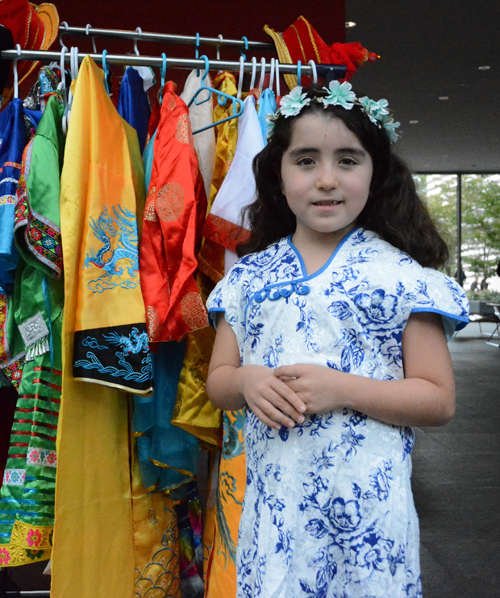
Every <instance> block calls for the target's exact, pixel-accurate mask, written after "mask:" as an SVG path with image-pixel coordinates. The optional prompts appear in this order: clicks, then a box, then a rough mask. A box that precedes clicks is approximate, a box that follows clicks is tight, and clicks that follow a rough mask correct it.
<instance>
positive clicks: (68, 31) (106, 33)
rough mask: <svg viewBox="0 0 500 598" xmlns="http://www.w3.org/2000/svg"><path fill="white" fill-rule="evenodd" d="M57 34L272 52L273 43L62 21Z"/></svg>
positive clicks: (273, 49) (273, 48)
mask: <svg viewBox="0 0 500 598" xmlns="http://www.w3.org/2000/svg"><path fill="white" fill-rule="evenodd" d="M59 34H60V37H59V39H61V37H62V36H63V35H75V36H79V37H90V38H92V37H113V38H117V39H130V40H134V41H145V42H164V43H169V44H190V45H193V46H198V45H202V46H233V47H238V48H241V49H243V50H265V51H269V52H274V51H275V47H274V44H272V43H268V42H255V41H249V40H247V39H246V37H244V38H241V39H226V38H224V37H223V36H222V35H221V36H219V37H200V36H196V35H177V34H170V33H151V32H143V31H141V28H140V27H137V29H136V30H135V31H129V30H122V29H99V28H95V27H91V26H90V25H87V27H69V25H68V24H67V23H66V22H65V21H64V22H63V23H62V24H61V25H60V26H59Z"/></svg>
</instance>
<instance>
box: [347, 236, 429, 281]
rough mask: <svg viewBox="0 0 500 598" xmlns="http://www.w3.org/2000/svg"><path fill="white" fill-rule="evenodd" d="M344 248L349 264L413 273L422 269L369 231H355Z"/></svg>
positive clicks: (408, 257)
mask: <svg viewBox="0 0 500 598" xmlns="http://www.w3.org/2000/svg"><path fill="white" fill-rule="evenodd" d="M345 246H346V247H345V248H346V252H347V255H346V259H347V260H348V261H350V262H355V261H357V262H359V263H363V262H366V263H369V264H370V267H371V266H372V265H373V266H376V265H379V266H380V267H382V268H386V267H388V266H394V267H397V268H398V269H401V268H402V269H406V270H415V271H421V270H422V269H423V268H422V266H421V265H420V264H419V263H418V262H417V261H416V260H415V259H413V258H412V257H411V256H409V255H408V254H407V253H405V252H404V251H402V250H401V249H398V248H397V247H394V245H391V244H390V243H389V242H388V241H386V240H385V239H383V238H382V237H381V236H380V235H379V234H378V233H376V232H373V231H371V230H367V229H364V228H358V229H356V230H355V231H354V232H353V233H352V234H351V236H350V238H349V239H348V242H347V243H346V244H345Z"/></svg>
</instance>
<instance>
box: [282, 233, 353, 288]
mask: <svg viewBox="0 0 500 598" xmlns="http://www.w3.org/2000/svg"><path fill="white" fill-rule="evenodd" d="M360 228H361V227H360V226H356V227H355V228H353V229H352V230H350V231H349V232H348V233H347V234H346V235H345V236H344V237H343V238H342V240H341V241H340V243H339V244H338V245H337V247H335V249H334V250H333V253H332V255H331V256H330V257H329V258H328V260H327V261H326V263H325V264H324V265H323V266H321V268H320V269H319V270H317V271H316V272H313V273H312V274H309V275H308V274H307V270H306V266H305V263H304V260H303V259H302V256H301V255H300V251H299V250H298V249H297V247H296V246H295V245H294V244H293V241H292V235H288V237H287V238H286V240H287V242H288V245H290V247H291V248H292V249H293V250H294V251H295V253H296V254H297V257H298V258H299V262H300V267H301V268H302V274H303V280H311V278H316V276H319V275H320V274H322V273H323V272H324V271H325V270H326V269H327V268H328V266H329V265H330V264H331V263H332V261H333V259H334V258H335V256H336V255H337V253H338V252H339V251H340V248H341V247H342V246H343V245H344V243H346V242H347V240H348V239H349V238H350V237H351V235H353V234H354V233H355V232H356V231H358V230H360Z"/></svg>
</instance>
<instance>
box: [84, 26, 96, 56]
mask: <svg viewBox="0 0 500 598" xmlns="http://www.w3.org/2000/svg"><path fill="white" fill-rule="evenodd" d="M89 29H92V25H91V24H90V23H87V25H86V26H85V33H86V34H87V35H90V34H89ZM92 49H93V50H94V54H97V48H96V45H95V37H92Z"/></svg>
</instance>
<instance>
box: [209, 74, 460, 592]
mask: <svg viewBox="0 0 500 598" xmlns="http://www.w3.org/2000/svg"><path fill="white" fill-rule="evenodd" d="M272 121H273V123H272V124H273V125H274V127H273V130H272V133H271V135H270V139H269V144H268V145H267V146H266V148H265V149H264V150H263V151H262V152H261V153H260V154H258V155H257V156H256V158H255V160H254V173H255V178H256V186H257V199H256V201H255V202H254V203H253V204H252V205H251V206H250V207H249V209H248V211H247V215H248V218H249V222H250V225H251V233H252V234H251V239H250V241H249V242H248V243H247V245H246V246H245V247H244V248H243V253H244V254H245V256H244V257H243V258H242V259H240V260H239V261H238V262H237V263H236V264H235V266H234V267H233V268H232V270H231V271H230V272H229V273H228V275H227V276H226V277H225V278H224V280H222V281H221V282H220V283H219V285H218V286H217V287H216V289H215V290H214V292H213V293H212V295H211V296H210V299H209V311H210V312H211V313H212V315H214V313H215V312H222V313H223V314H224V317H219V322H218V330H217V337H216V341H215V346H214V351H213V355H212V360H211V363H210V370H209V377H208V381H207V391H208V393H209V396H210V398H211V400H212V401H213V403H214V404H215V405H216V406H218V407H220V408H221V409H225V410H232V411H233V410H237V409H241V408H243V407H247V415H246V423H245V445H246V454H247V489H246V494H245V502H244V506H243V514H242V519H241V523H240V533H239V540H238V554H237V574H238V581H237V583H238V597H239V598H242V597H248V598H255V597H257V596H262V597H265V598H278V597H282V598H296V597H297V598H298V597H299V596H300V597H302V596H304V597H305V596H311V597H312V596H314V597H318V598H319V597H325V598H334V597H335V598H396V597H397V598H399V597H403V596H404V597H408V596H411V597H412V598H416V597H417V596H421V582H420V571H419V530H418V519H417V515H416V512H415V508H414V504H413V497H412V493H411V486H410V477H411V460H410V453H411V450H412V446H413V441H414V434H413V431H412V429H411V427H409V426H414V425H418V426H431V425H434V426H438V425H443V424H445V423H446V422H447V421H449V419H450V418H451V417H452V415H453V413H454V407H455V390H454V380H453V371H452V364H451V360H450V356H449V352H448V349H447V345H446V337H447V336H448V337H449V335H451V334H452V332H453V330H454V329H456V328H461V327H463V326H465V324H466V322H467V321H468V318H467V303H466V301H467V300H466V298H465V295H464V293H463V291H462V290H461V288H460V287H459V286H458V285H457V284H456V283H455V282H454V281H453V280H451V279H450V278H448V277H446V276H445V275H444V274H442V273H441V272H438V271H436V270H434V269H432V268H436V267H438V266H441V265H442V264H443V263H444V262H445V261H446V259H447V257H448V253H447V249H446V245H445V244H444V242H443V241H442V239H441V238H440V237H439V234H438V233H437V230H436V228H435V226H434V224H433V223H432V221H431V219H430V217H429V215H428V213H427V211H426V209H425V207H424V205H423V204H422V203H421V201H420V199H419V197H418V195H417V193H416V190H415V187H414V183H413V180H412V177H411V175H410V173H409V171H408V169H407V167H406V166H405V165H404V164H403V163H402V162H401V160H399V159H398V158H397V157H396V156H395V155H394V154H393V153H392V150H391V145H390V142H391V139H395V138H397V136H396V134H395V127H396V126H398V123H394V121H393V120H392V117H391V115H390V113H389V111H388V110H387V102H386V101H385V100H380V101H379V102H373V101H372V100H369V99H368V98H366V97H362V98H358V97H357V96H356V95H355V93H354V92H353V91H352V89H351V86H350V84H349V83H342V84H339V83H338V82H332V83H330V86H329V88H328V89H327V88H323V89H322V90H317V89H310V90H307V92H305V93H302V89H301V88H300V87H299V88H295V89H294V90H293V91H292V92H291V93H290V94H289V95H288V96H286V97H285V98H283V99H282V101H281V107H280V109H279V110H278V112H277V113H276V114H275V115H274V117H273V118H272Z"/></svg>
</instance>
